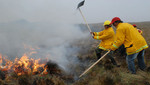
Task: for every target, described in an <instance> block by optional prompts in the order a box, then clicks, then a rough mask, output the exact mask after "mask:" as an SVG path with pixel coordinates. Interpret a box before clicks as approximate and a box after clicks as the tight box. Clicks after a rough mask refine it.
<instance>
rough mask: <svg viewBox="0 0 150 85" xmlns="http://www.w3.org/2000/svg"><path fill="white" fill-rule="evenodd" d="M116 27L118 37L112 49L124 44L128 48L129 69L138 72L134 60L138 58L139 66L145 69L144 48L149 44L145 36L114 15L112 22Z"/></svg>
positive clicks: (133, 72)
mask: <svg viewBox="0 0 150 85" xmlns="http://www.w3.org/2000/svg"><path fill="white" fill-rule="evenodd" d="M111 24H113V25H114V26H115V27H116V38H115V41H114V42H113V45H112V47H111V50H116V49H118V48H119V46H120V45H122V44H124V46H125V48H126V53H127V56H126V61H127V63H128V69H129V71H130V72H131V73H132V74H135V73H136V70H135V65H134V60H135V58H137V59H138V66H139V68H140V69H141V70H145V68H146V65H145V62H144V49H146V48H148V45H147V43H146V41H145V39H144V37H143V36H142V35H141V34H140V33H138V31H137V29H136V28H134V27H133V26H132V25H131V24H129V23H123V22H122V21H121V19H120V18H119V17H114V18H113V19H112V21H111V23H110V25H111Z"/></svg>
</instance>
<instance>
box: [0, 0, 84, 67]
mask: <svg viewBox="0 0 150 85" xmlns="http://www.w3.org/2000/svg"><path fill="white" fill-rule="evenodd" d="M66 2H68V3H66ZM79 2H80V0H78V1H74V0H66V1H60V0H19V1H18V0H13V1H12V0H2V1H0V9H1V10H0V12H1V15H0V17H1V19H0V22H1V23H0V47H1V48H0V53H1V54H2V55H6V56H8V57H9V58H10V59H14V58H15V57H16V56H17V57H21V56H22V55H23V54H24V53H26V54H28V55H29V56H30V57H31V58H45V57H48V59H50V60H52V61H54V62H56V63H58V65H59V66H61V67H62V68H64V69H67V65H68V64H71V63H74V64H75V63H77V58H76V56H77V54H78V51H79V50H80V49H79V48H78V47H76V46H72V44H71V43H73V42H77V40H79V39H84V38H86V37H87V33H83V32H82V31H81V30H80V28H79V27H78V25H77V24H78V23H81V22H83V19H82V17H81V15H80V14H79V13H78V10H76V7H77V4H78V3H79ZM30 52H32V55H31V53H30Z"/></svg>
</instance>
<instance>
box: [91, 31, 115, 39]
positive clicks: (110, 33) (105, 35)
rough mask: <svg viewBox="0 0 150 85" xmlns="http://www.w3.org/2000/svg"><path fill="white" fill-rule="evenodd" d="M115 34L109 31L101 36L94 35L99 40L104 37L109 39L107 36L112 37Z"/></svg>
mask: <svg viewBox="0 0 150 85" xmlns="http://www.w3.org/2000/svg"><path fill="white" fill-rule="evenodd" d="M112 36H113V33H112V32H107V33H105V34H103V35H101V36H94V39H97V40H103V39H107V38H110V37H112Z"/></svg>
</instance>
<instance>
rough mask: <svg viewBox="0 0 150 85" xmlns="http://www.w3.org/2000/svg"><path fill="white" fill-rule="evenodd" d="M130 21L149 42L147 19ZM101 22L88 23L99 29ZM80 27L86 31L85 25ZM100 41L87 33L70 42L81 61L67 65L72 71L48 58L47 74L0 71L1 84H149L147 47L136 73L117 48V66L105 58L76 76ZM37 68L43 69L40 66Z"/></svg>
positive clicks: (89, 62) (90, 60) (93, 57)
mask: <svg viewBox="0 0 150 85" xmlns="http://www.w3.org/2000/svg"><path fill="white" fill-rule="evenodd" d="M132 24H136V25H137V26H138V27H139V28H141V30H142V31H143V36H144V38H145V39H146V41H147V43H148V44H149V45H150V22H138V23H134V22H132ZM100 25H101V24H100ZM100 25H99V24H90V26H91V28H92V30H94V31H99V26H100ZM81 27H82V26H81ZM83 31H84V32H87V30H86V29H85V27H84V30H83ZM99 43H100V41H99V40H94V39H92V37H91V36H90V35H89V36H88V37H87V38H85V39H82V40H78V41H77V42H73V43H72V46H76V47H78V48H80V51H79V53H78V56H77V58H78V60H79V62H80V63H79V64H77V65H76V66H72V65H70V66H69V67H68V68H70V69H73V71H72V73H66V72H65V71H63V70H62V69H61V68H60V67H59V66H58V65H57V64H56V63H54V62H52V61H49V62H47V64H46V65H45V67H46V68H47V69H48V71H47V72H48V73H47V74H42V75H41V74H40V73H37V74H36V75H32V74H27V75H21V76H18V75H17V74H15V73H6V72H3V71H0V85H150V48H148V49H146V51H145V62H146V66H147V68H146V70H145V71H142V70H140V69H139V68H138V66H137V60H135V66H136V71H137V74H130V73H129V72H128V68H127V64H126V60H125V56H124V55H121V54H120V52H119V51H118V50H116V51H115V52H114V53H113V56H114V58H115V60H116V61H117V63H118V64H120V65H121V66H120V67H116V66H114V65H112V63H111V62H110V60H109V59H107V58H104V59H102V61H100V62H99V63H98V64H97V65H95V66H94V67H93V68H92V69H91V70H90V71H88V72H87V73H86V74H85V75H83V76H82V77H81V78H79V75H80V74H81V73H82V72H84V71H85V70H86V69H87V68H88V67H89V66H91V65H92V64H93V63H94V62H95V61H96V60H97V57H96V54H95V48H96V47H97V45H98V44H99ZM39 70H42V71H43V69H40V68H39ZM6 74H7V75H6Z"/></svg>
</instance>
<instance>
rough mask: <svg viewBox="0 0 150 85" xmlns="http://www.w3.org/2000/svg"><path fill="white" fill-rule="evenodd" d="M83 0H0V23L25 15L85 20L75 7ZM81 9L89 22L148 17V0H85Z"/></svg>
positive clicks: (38, 19)
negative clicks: (116, 17) (116, 18)
mask: <svg viewBox="0 0 150 85" xmlns="http://www.w3.org/2000/svg"><path fill="white" fill-rule="evenodd" d="M81 1H82V0H0V23H4V22H10V21H16V20H20V19H24V20H27V21H30V22H47V21H50V22H56V23H57V22H66V21H67V22H73V23H74V22H77V23H84V21H83V19H82V17H81V15H80V13H79V11H78V10H76V7H77V5H78V3H79V2H81ZM81 10H82V12H83V14H84V16H85V17H86V19H87V22H89V23H99V22H104V21H105V20H111V19H112V18H113V17H115V16H118V17H120V18H121V19H122V20H123V21H125V22H139V21H150V0H86V1H85V4H84V6H83V7H81Z"/></svg>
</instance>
